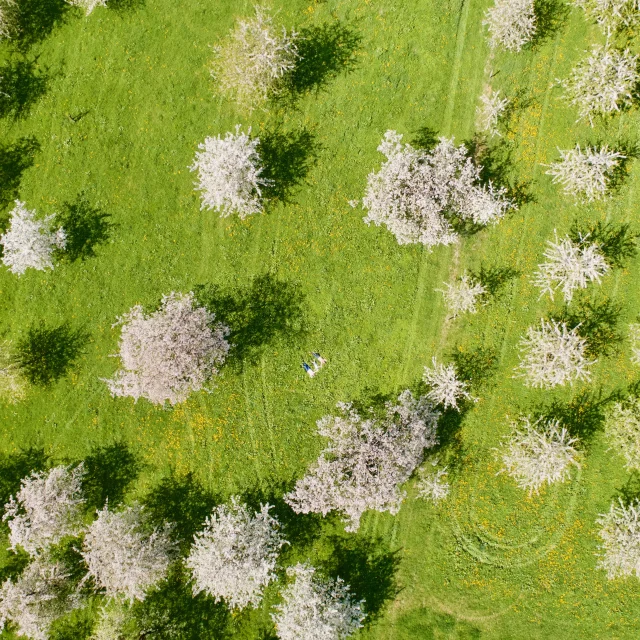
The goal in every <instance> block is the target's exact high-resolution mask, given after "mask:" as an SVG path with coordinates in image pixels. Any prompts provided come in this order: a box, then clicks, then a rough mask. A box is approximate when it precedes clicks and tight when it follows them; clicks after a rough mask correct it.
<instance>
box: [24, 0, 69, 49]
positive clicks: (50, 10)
mask: <svg viewBox="0 0 640 640" xmlns="http://www.w3.org/2000/svg"><path fill="white" fill-rule="evenodd" d="M19 5H20V9H19V11H18V20H17V23H18V24H17V28H18V35H17V37H16V42H17V45H18V48H19V49H20V50H22V51H26V50H27V49H29V48H30V47H31V46H33V45H34V44H37V43H38V42H42V41H43V40H45V39H46V38H47V37H48V36H49V35H50V34H51V32H52V31H53V30H54V29H55V28H56V26H57V25H59V24H61V23H63V22H64V20H65V18H66V15H67V11H69V9H70V6H69V4H68V3H67V2H65V0H19Z"/></svg>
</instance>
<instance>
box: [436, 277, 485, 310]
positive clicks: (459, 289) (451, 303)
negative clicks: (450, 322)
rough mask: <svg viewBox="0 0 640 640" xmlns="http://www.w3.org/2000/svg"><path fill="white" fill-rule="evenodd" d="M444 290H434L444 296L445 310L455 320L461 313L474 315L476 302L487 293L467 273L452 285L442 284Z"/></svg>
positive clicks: (476, 307) (476, 306) (479, 283)
mask: <svg viewBox="0 0 640 640" xmlns="http://www.w3.org/2000/svg"><path fill="white" fill-rule="evenodd" d="M443 284H444V286H445V287H446V289H436V291H439V292H440V293H442V295H443V296H444V301H445V304H446V306H447V310H448V311H449V313H450V314H451V317H452V318H457V317H458V316H459V315H461V314H463V313H476V312H477V311H478V302H479V301H481V300H482V296H484V295H485V294H486V293H487V290H486V288H485V287H484V286H483V285H482V283H481V282H479V281H478V280H476V279H475V278H472V277H471V276H469V275H468V274H467V273H465V274H463V275H462V276H461V277H460V278H458V279H457V280H455V281H454V282H453V283H449V282H443Z"/></svg>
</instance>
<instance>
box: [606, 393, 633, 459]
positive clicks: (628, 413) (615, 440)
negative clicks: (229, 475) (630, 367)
mask: <svg viewBox="0 0 640 640" xmlns="http://www.w3.org/2000/svg"><path fill="white" fill-rule="evenodd" d="M604 430H605V434H606V436H607V440H608V441H609V442H610V443H611V448H612V449H613V450H614V451H617V452H618V453H619V454H621V455H622V456H623V457H624V460H625V467H626V469H627V470H628V471H640V399H639V398H627V400H626V401H625V402H615V403H614V404H613V405H612V406H611V407H610V408H609V410H608V411H607V415H606V419H605V423H604Z"/></svg>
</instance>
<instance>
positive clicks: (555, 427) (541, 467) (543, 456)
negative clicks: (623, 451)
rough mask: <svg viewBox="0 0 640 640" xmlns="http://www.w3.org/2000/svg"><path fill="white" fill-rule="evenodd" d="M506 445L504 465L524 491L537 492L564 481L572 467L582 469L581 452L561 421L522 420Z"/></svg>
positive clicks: (504, 446)
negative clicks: (543, 487) (546, 485)
mask: <svg viewBox="0 0 640 640" xmlns="http://www.w3.org/2000/svg"><path fill="white" fill-rule="evenodd" d="M520 421H521V424H520V425H518V424H517V423H516V424H514V425H513V426H514V431H513V433H512V434H511V435H510V436H509V437H508V438H507V439H506V441H505V443H504V444H503V453H502V462H503V464H504V469H502V471H500V473H503V472H506V473H507V474H508V475H510V476H511V477H512V478H514V479H515V481H516V483H517V484H518V486H519V487H520V488H521V489H525V490H528V491H529V494H532V493H538V492H539V491H540V489H541V488H542V486H544V485H545V484H553V483H555V482H565V481H566V480H567V479H568V478H569V475H570V473H571V467H572V466H576V467H579V466H580V463H579V458H580V453H579V451H578V450H577V449H576V448H575V447H574V445H575V444H577V439H576V438H571V437H570V436H569V433H568V432H567V430H566V429H565V428H564V427H560V422H559V421H558V420H546V421H544V420H542V419H540V420H537V421H536V422H534V423H533V424H532V423H531V420H530V418H521V419H520Z"/></svg>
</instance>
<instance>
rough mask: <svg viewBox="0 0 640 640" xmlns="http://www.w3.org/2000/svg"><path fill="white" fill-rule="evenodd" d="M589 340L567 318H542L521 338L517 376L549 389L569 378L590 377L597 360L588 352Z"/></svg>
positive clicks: (568, 380) (534, 385)
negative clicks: (591, 368)
mask: <svg viewBox="0 0 640 640" xmlns="http://www.w3.org/2000/svg"><path fill="white" fill-rule="evenodd" d="M586 346H587V343H586V340H584V338H581V337H580V335H579V334H578V331H577V328H574V329H569V328H568V327H567V325H566V323H565V322H557V321H555V320H549V321H546V320H544V319H543V320H541V322H540V326H539V327H529V328H528V329H527V333H526V335H525V336H523V338H522V339H521V340H520V351H521V355H520V365H519V366H518V368H517V370H516V376H517V377H522V378H524V379H525V384H526V385H528V386H531V387H540V388H543V389H550V388H552V387H555V386H558V385H564V384H566V383H567V382H568V383H569V384H573V383H574V382H576V381H579V380H582V381H587V380H589V378H590V377H591V372H590V367H591V365H593V364H594V363H595V362H596V361H595V360H589V359H587V356H586Z"/></svg>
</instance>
